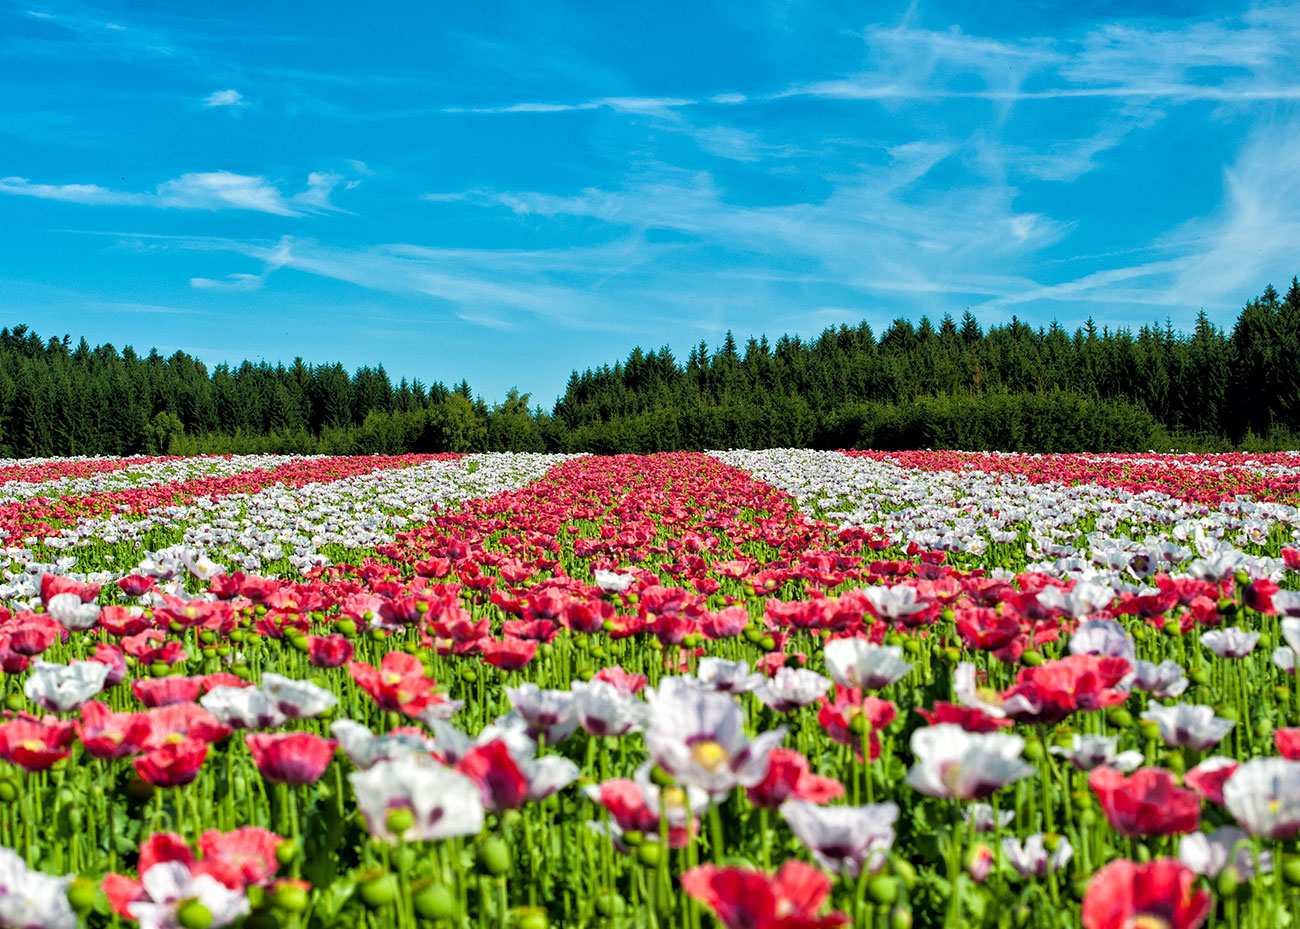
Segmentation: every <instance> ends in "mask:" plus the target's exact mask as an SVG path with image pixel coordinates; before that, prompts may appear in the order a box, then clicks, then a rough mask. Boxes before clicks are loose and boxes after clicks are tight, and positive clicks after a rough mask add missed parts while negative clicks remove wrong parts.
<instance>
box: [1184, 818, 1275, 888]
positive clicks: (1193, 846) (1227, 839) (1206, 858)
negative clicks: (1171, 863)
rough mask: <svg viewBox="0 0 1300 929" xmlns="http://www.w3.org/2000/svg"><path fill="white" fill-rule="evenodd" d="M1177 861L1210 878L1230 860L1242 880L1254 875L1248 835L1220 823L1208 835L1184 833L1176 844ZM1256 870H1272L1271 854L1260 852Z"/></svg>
mask: <svg viewBox="0 0 1300 929" xmlns="http://www.w3.org/2000/svg"><path fill="white" fill-rule="evenodd" d="M1178 860H1179V861H1181V862H1182V863H1183V864H1185V865H1186V866H1187V867H1189V868H1191V869H1192V870H1193V871H1195V872H1196V873H1197V874H1204V875H1205V876H1206V877H1208V878H1210V879H1211V880H1212V879H1214V878H1216V877H1218V876H1219V872H1220V871H1222V870H1223V869H1224V868H1226V867H1227V866H1228V863H1229V862H1231V863H1232V865H1233V866H1234V867H1235V868H1236V869H1237V875H1238V877H1240V878H1241V880H1243V881H1248V880H1250V879H1251V878H1252V877H1254V876H1255V856H1254V855H1253V854H1251V848H1250V838H1249V837H1248V836H1247V835H1246V833H1244V832H1242V831H1241V830H1240V829H1237V828H1235V827H1233V826H1220V827H1219V828H1218V829H1215V830H1214V832H1212V833H1210V834H1209V835H1206V834H1205V833H1204V832H1193V833H1192V834H1191V835H1185V836H1183V837H1182V839H1181V840H1180V841H1179V843H1178ZM1259 870H1260V873H1262V874H1267V873H1268V872H1270V871H1271V870H1273V856H1272V854H1271V853H1269V852H1261V853H1260V856H1259Z"/></svg>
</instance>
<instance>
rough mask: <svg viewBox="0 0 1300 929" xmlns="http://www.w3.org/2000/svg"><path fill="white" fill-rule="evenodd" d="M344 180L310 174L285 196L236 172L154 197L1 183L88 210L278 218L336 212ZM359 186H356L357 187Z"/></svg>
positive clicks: (162, 188)
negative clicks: (334, 199) (339, 187)
mask: <svg viewBox="0 0 1300 929" xmlns="http://www.w3.org/2000/svg"><path fill="white" fill-rule="evenodd" d="M342 180H343V178H342V176H341V175H338V174H331V173H327V172H312V173H311V174H309V175H308V176H307V188H306V190H303V191H302V192H300V193H297V194H293V195H292V196H286V195H285V194H284V193H282V192H281V191H280V189H279V188H278V187H276V186H275V185H274V184H272V183H271V182H270V181H268V180H267V179H266V178H264V177H259V176H254V175H248V174H236V173H234V172H232V171H194V172H190V173H187V174H182V175H181V176H180V177H176V178H172V179H171V180H168V181H163V182H162V183H161V184H159V185H158V187H157V189H156V190H155V191H154V192H153V193H133V192H129V191H120V190H112V189H109V188H107V187H101V186H100V185H98V184H41V183H33V182H32V181H30V180H28V179H27V178H25V177H6V178H0V194H14V195H17V196H23V197H36V198H38V199H42V200H59V201H62V202H65V203H81V204H86V205H88V206H152V207H159V208H164V209H186V210H249V211H252V212H256V213H270V214H273V215H275V216H301V215H302V214H303V213H304V212H321V211H326V210H338V207H336V206H334V205H333V204H332V203H331V202H330V199H329V198H330V194H331V193H332V192H333V190H334V188H335V187H336V186H337V185H338V184H339V182H340V181H342ZM353 186H355V185H353Z"/></svg>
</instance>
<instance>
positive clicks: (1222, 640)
mask: <svg viewBox="0 0 1300 929" xmlns="http://www.w3.org/2000/svg"><path fill="white" fill-rule="evenodd" d="M1258 641H1259V633H1258V632H1247V631H1246V630H1245V629H1242V628H1241V627H1240V626H1231V627H1229V628H1227V629H1211V630H1210V631H1209V632H1207V633H1205V634H1204V635H1202V636H1201V644H1202V645H1204V646H1205V647H1206V648H1208V649H1209V650H1210V651H1212V652H1214V654H1216V655H1218V656H1219V657H1220V658H1245V657H1246V656H1247V655H1249V654H1250V653H1251V652H1253V651H1254V650H1255V643H1257V642H1258Z"/></svg>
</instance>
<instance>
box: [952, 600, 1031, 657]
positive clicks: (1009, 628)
mask: <svg viewBox="0 0 1300 929" xmlns="http://www.w3.org/2000/svg"><path fill="white" fill-rule="evenodd" d="M957 632H958V633H960V634H961V638H962V641H963V642H965V643H966V645H967V647H969V648H978V649H981V650H983V651H990V652H991V651H996V650H997V649H999V648H1002V647H1003V646H1006V645H1010V644H1011V643H1012V642H1013V641H1015V639H1016V637H1017V636H1018V635H1020V620H1019V618H1017V617H1015V616H1012V615H1011V614H1009V613H1008V614H1002V613H999V612H998V611H997V610H990V609H987V608H983V607H976V608H973V609H969V610H959V611H958V612H957Z"/></svg>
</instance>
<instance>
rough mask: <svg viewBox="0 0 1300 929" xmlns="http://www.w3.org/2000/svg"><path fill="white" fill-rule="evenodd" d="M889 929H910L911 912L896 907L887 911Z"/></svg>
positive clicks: (905, 908)
mask: <svg viewBox="0 0 1300 929" xmlns="http://www.w3.org/2000/svg"><path fill="white" fill-rule="evenodd" d="M889 929H912V911H911V910H909V909H908V908H907V907H905V906H896V907H894V908H893V909H892V910H890V911H889Z"/></svg>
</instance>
